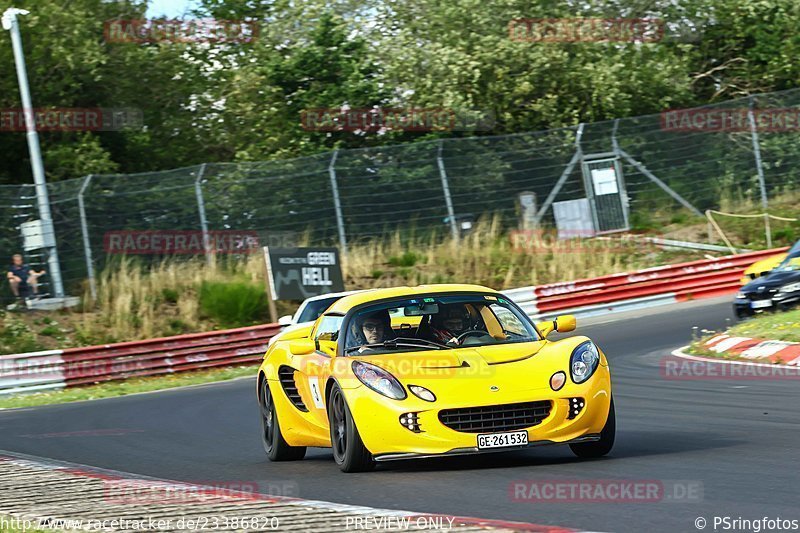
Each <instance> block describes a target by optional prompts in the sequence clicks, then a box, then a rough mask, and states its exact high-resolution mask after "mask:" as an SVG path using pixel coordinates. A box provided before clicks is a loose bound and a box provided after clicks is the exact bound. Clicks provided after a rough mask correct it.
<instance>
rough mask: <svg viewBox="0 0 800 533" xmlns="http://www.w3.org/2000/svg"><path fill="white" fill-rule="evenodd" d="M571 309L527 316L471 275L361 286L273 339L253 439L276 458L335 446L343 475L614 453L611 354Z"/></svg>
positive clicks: (260, 376) (260, 388)
mask: <svg viewBox="0 0 800 533" xmlns="http://www.w3.org/2000/svg"><path fill="white" fill-rule="evenodd" d="M574 329H575V317H573V316H571V315H566V316H561V317H558V318H557V319H555V320H552V321H545V322H540V323H538V324H535V325H534V324H533V323H532V322H531V321H530V319H529V318H528V317H527V316H526V315H525V314H524V313H523V312H522V311H521V310H520V308H519V307H518V306H517V305H516V304H514V302H512V301H511V300H509V299H508V298H507V297H505V296H503V294H501V293H499V292H496V291H494V290H491V289H487V288H485V287H480V286H477V285H428V286H419V287H398V288H393V289H376V290H370V291H362V292H358V293H356V294H351V295H349V296H345V297H343V298H341V299H340V300H338V301H337V302H335V303H334V304H333V305H332V306H331V307H330V308H329V309H328V310H327V311H325V313H324V314H323V315H322V316H320V317H319V318H318V319H317V321H316V322H315V323H314V324H313V325H312V326H308V327H307V328H305V329H304V330H302V331H293V332H292V334H291V335H287V336H285V337H280V336H279V337H278V338H277V339H276V340H275V342H273V343H272V344H271V345H270V346H269V348H268V349H267V353H266V355H265V356H264V361H263V362H262V364H261V367H260V368H259V371H258V381H257V394H258V404H259V407H260V418H261V429H262V431H261V438H262V441H263V445H264V450H265V451H266V453H267V455H268V457H269V458H270V459H271V460H273V461H287V460H297V459H302V458H303V457H304V456H305V453H306V448H307V447H309V446H311V447H326V448H332V449H333V457H334V459H335V461H336V463H337V464H338V465H339V467H340V468H341V469H342V470H343V471H345V472H358V471H365V470H369V469H371V468H373V467H374V465H375V463H376V462H381V461H392V460H398V459H413V458H419V457H438V456H447V455H462V454H477V453H483V452H497V451H507V450H516V449H521V448H527V447H530V446H539V445H545V444H568V445H569V446H570V448H571V449H572V451H573V453H575V455H577V456H578V457H583V458H592V457H600V456H603V455H605V454H607V453H608V452H609V451H611V448H612V447H613V445H614V435H615V431H616V423H615V415H614V401H613V399H612V396H611V375H610V372H609V367H608V361H607V360H606V357H605V355H604V354H603V352H601V351H600V349H599V348H598V347H597V346H596V345H595V344H594V343H593V342H592V341H591V340H590V339H588V338H587V337H580V336H573V337H566V338H561V339H558V340H553V339H548V336H550V334H552V333H554V332H557V333H565V332H570V331H573V330H574Z"/></svg>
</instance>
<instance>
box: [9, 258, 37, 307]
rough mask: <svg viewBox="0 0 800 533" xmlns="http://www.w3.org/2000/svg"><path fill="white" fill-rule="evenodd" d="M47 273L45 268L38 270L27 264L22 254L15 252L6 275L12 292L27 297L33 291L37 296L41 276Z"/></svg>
mask: <svg viewBox="0 0 800 533" xmlns="http://www.w3.org/2000/svg"><path fill="white" fill-rule="evenodd" d="M45 273H46V271H45V270H41V271H40V272H36V271H35V270H33V269H32V268H31V267H29V266H28V265H26V264H25V263H24V262H23V260H22V255H20V254H14V256H12V258H11V267H10V268H9V269H8V273H7V274H6V277H7V278H8V283H9V285H11V292H13V293H14V296H16V297H17V298H27V297H28V296H30V295H31V293H33V296H36V295H37V294H38V293H39V283H38V281H37V280H38V279H39V276H42V275H44V274H45Z"/></svg>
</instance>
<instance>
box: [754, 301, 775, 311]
mask: <svg viewBox="0 0 800 533" xmlns="http://www.w3.org/2000/svg"><path fill="white" fill-rule="evenodd" d="M750 307H752V308H753V309H763V308H765V307H772V300H758V301H755V302H750Z"/></svg>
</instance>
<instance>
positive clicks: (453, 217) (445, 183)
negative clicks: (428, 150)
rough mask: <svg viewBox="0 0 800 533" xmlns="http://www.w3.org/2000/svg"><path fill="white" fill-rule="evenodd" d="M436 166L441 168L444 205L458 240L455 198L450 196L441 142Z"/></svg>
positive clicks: (453, 232)
mask: <svg viewBox="0 0 800 533" xmlns="http://www.w3.org/2000/svg"><path fill="white" fill-rule="evenodd" d="M436 165H437V166H438V167H439V177H440V178H441V179H442V191H444V204H445V206H446V207H447V219H448V220H449V221H450V233H451V234H452V235H453V239H458V222H456V214H455V211H454V209H453V198H452V197H451V196H450V184H449V182H448V181H447V171H446V170H445V168H444V159H442V141H441V140H439V148H438V150H437V151H436Z"/></svg>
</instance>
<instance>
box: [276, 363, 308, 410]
mask: <svg viewBox="0 0 800 533" xmlns="http://www.w3.org/2000/svg"><path fill="white" fill-rule="evenodd" d="M294 372H295V371H294V368H292V367H290V366H282V367H280V368H279V369H278V379H279V380H280V382H281V387H283V392H285V393H286V396H287V397H288V398H289V401H290V402H292V404H293V405H294V406H295V407H297V408H298V409H300V410H301V411H303V412H304V413H307V412H308V407H306V404H304V403H303V399H302V398H301V397H300V392H299V391H298V390H297V384H296V383H295V382H294Z"/></svg>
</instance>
